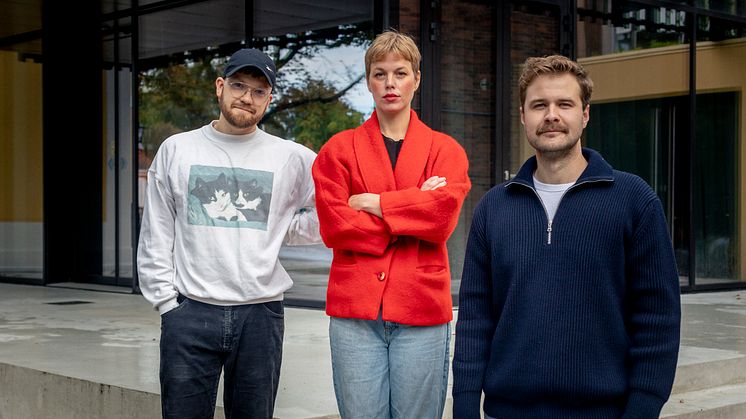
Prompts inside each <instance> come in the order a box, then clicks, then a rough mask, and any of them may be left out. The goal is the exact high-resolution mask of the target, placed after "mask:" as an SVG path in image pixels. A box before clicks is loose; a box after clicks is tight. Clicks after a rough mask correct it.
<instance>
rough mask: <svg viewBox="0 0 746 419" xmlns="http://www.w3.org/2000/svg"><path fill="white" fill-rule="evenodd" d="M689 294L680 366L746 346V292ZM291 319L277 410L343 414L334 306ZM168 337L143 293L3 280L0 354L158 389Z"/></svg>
mask: <svg viewBox="0 0 746 419" xmlns="http://www.w3.org/2000/svg"><path fill="white" fill-rule="evenodd" d="M682 303H683V305H682V310H683V315H684V318H683V322H682V344H683V346H682V350H681V356H680V365H686V364H691V363H696V362H701V361H703V360H713V359H728V358H733V357H740V356H744V355H746V292H744V291H740V292H739V291H730V292H719V293H703V294H688V295H684V296H682ZM454 314H458V313H457V312H455V313H454ZM286 327H287V330H286V335H285V349H284V350H285V354H284V362H283V370H282V375H281V383H280V391H279V395H278V400H277V409H276V415H277V416H278V417H280V418H283V419H289V418H311V417H319V416H324V415H330V414H335V413H336V404H335V401H334V394H333V389H332V383H331V365H330V361H329V342H328V333H327V327H328V319H327V317H326V315H325V314H324V313H323V311H321V310H318V309H308V308H288V309H287V310H286ZM158 336H159V317H158V315H157V313H156V312H155V311H153V310H152V309H151V308H150V306H149V304H148V303H147V302H146V301H145V300H144V299H143V298H142V296H140V295H132V294H122V293H113V292H102V291H86V290H78V289H67V288H60V287H40V286H25V285H12V284H1V283H0V363H7V364H12V365H18V366H23V367H28V368H32V369H37V370H41V371H47V372H51V373H57V374H61V375H65V376H71V377H76V378H81V379H85V380H90V381H94V382H100V383H104V384H110V385H114V386H121V387H125V388H130V389H138V390H143V391H147V392H154V393H157V392H158V391H159V389H158ZM743 397H744V398H746V395H744V396H743Z"/></svg>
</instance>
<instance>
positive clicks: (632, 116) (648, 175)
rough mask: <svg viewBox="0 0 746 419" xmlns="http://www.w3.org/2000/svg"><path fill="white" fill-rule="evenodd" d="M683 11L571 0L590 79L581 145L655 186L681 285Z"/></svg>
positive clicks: (684, 256)
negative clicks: (575, 4) (587, 117)
mask: <svg viewBox="0 0 746 419" xmlns="http://www.w3.org/2000/svg"><path fill="white" fill-rule="evenodd" d="M689 18H690V15H687V14H686V13H685V12H682V11H679V10H675V9H671V8H664V7H653V6H650V5H643V4H638V3H635V2H612V1H602V2H590V1H579V2H578V24H577V27H578V31H577V55H578V61H579V62H580V63H581V64H583V66H584V67H585V68H586V69H587V70H588V72H589V74H590V77H591V79H593V82H594V91H593V97H592V99H591V108H590V118H591V120H590V122H589V125H588V128H587V129H586V131H585V133H584V136H583V138H584V140H583V141H584V145H586V146H589V147H591V148H595V149H597V150H598V151H599V152H601V154H602V155H603V156H604V157H605V158H606V159H607V160H608V161H609V162H610V163H611V164H612V166H614V167H615V168H617V169H619V170H625V171H628V172H631V173H635V174H637V175H639V176H640V177H642V178H643V179H645V180H646V181H647V182H648V183H649V184H650V185H651V186H652V187H653V189H654V190H655V191H656V193H657V194H658V196H659V198H660V199H661V202H662V204H663V207H664V210H665V212H666V216H667V218H668V222H669V229H670V232H671V235H672V239H673V243H674V249H675V252H676V258H677V264H678V267H679V274H680V275H682V285H687V284H688V281H689V279H688V276H689V259H688V257H689V256H688V255H689V239H690V237H691V234H692V233H691V231H690V230H689V217H690V216H691V214H689V209H688V208H689V205H688V197H689V196H690V193H691V190H690V185H689V182H688V177H687V176H686V175H685V173H688V171H689V162H688V158H687V156H688V149H689V143H690V141H691V135H690V132H691V129H690V121H691V116H690V113H691V112H690V106H689V99H688V96H687V92H688V91H689V45H688V42H689V36H688V32H687V19H689ZM677 173H678V174H679V175H678V176H677Z"/></svg>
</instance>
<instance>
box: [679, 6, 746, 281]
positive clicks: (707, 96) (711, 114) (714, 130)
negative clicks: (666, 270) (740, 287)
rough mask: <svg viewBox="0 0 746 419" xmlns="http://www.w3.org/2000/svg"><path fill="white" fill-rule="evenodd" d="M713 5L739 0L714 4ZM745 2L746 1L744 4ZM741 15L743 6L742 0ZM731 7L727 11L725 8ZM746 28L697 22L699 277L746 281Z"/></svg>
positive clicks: (696, 218) (719, 21)
mask: <svg viewBox="0 0 746 419" xmlns="http://www.w3.org/2000/svg"><path fill="white" fill-rule="evenodd" d="M709 3H710V4H711V5H715V4H723V3H736V2H709ZM740 3H743V2H740ZM739 7H741V9H740V11H741V13H742V12H743V4H740V6H739ZM723 11H725V10H723ZM745 29H746V27H745V26H744V25H743V24H737V23H735V22H729V21H726V20H722V19H714V18H709V17H704V16H700V19H699V21H698V25H697V38H698V39H697V73H696V74H697V80H696V81H697V92H698V94H697V101H696V110H697V116H696V130H695V132H696V139H695V153H696V154H695V161H694V168H693V171H694V172H693V178H694V183H693V185H692V188H693V194H694V213H693V214H692V217H693V218H692V220H693V225H694V230H695V231H694V234H695V243H696V271H697V277H696V281H697V284H698V285H708V284H718V283H728V282H732V281H744V280H746V266H744V264H743V262H742V259H741V258H742V255H744V254H746V250H745V249H746V248H745V247H744V241H743V240H741V239H740V238H741V237H746V235H745V234H746V230H745V229H744V224H745V223H744V222H743V220H744V217H746V213H745V212H744V208H746V206H744V203H745V202H744V195H743V194H742V193H741V187H740V186H739V185H743V184H744V180H745V179H746V174H744V173H743V170H741V169H740V162H741V161H743V159H744V158H743V153H742V152H741V151H742V150H743V144H742V141H743V139H744V138H746V126H744V123H743V121H744V116H745V114H744V112H746V111H745V110H746V106H745V105H746V104H744V96H743V91H744V90H745V89H746V79H745V78H744V71H743V69H744V68H746V30H745Z"/></svg>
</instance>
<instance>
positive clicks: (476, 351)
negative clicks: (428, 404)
mask: <svg viewBox="0 0 746 419" xmlns="http://www.w3.org/2000/svg"><path fill="white" fill-rule="evenodd" d="M481 208H482V205H479V206H478V207H477V211H476V212H475V215H474V218H473V221H472V226H471V229H470V232H469V239H468V241H467V245H466V255H465V258H464V270H463V275H462V277H461V287H460V289H459V306H458V318H457V320H456V342H455V348H454V352H453V367H452V368H453V417H454V418H460V419H479V418H480V417H481V414H480V412H481V406H480V402H481V397H482V388H483V385H484V377H485V370H486V368H487V361H488V360H489V357H490V351H491V342H492V335H493V334H494V332H495V325H496V320H495V319H494V318H493V315H492V313H493V310H492V297H491V296H492V283H491V271H492V269H491V259H490V252H489V246H488V244H487V240H486V234H485V231H486V229H485V218H484V211H481V210H480V209H481Z"/></svg>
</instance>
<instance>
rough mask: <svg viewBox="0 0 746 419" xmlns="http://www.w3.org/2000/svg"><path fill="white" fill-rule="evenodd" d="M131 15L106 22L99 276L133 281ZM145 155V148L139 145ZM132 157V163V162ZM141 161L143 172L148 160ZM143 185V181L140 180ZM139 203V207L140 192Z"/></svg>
mask: <svg viewBox="0 0 746 419" xmlns="http://www.w3.org/2000/svg"><path fill="white" fill-rule="evenodd" d="M130 22H131V19H130V18H124V19H121V20H120V21H118V22H116V24H115V23H114V21H110V22H105V23H104V37H103V52H104V54H103V55H104V62H105V65H104V73H103V77H104V90H103V92H104V124H103V126H104V133H105V135H104V140H103V141H104V147H103V149H104V153H105V156H104V159H105V160H104V167H103V179H102V184H103V185H102V188H103V189H102V190H103V219H102V224H103V225H102V228H101V230H102V246H103V248H102V258H103V260H102V272H101V276H102V279H101V281H102V282H104V283H107V284H111V285H125V286H126V285H129V286H131V285H132V277H133V269H132V262H133V255H132V252H133V247H132V222H133V218H132V199H133V195H132V193H133V192H132V190H133V187H132V176H133V173H132V170H133V168H134V167H136V166H134V164H136V163H137V162H135V160H134V159H133V158H132V153H133V151H132V148H133V147H132V141H133V139H132V130H131V126H132V114H131V106H130V104H131V102H132V97H131V94H130V92H131V91H132V66H131V63H132V57H131V56H130V53H131V51H132V48H131V38H130V36H129V35H130V33H131V24H130ZM138 151H139V153H140V157H141V160H142V157H144V149H143V148H142V147H139V149H138ZM133 162H135V163H133ZM140 163H141V164H139V166H137V167H139V172H140V174H141V176H144V171H147V169H148V164H147V163H144V162H143V161H141V162H140ZM140 187H141V189H144V185H141V186H140ZM143 197H144V195H140V198H141V200H140V202H138V208H139V209H140V211H141V210H142V205H143V202H142V198H143Z"/></svg>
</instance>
